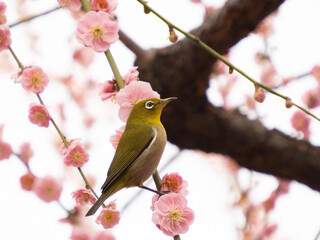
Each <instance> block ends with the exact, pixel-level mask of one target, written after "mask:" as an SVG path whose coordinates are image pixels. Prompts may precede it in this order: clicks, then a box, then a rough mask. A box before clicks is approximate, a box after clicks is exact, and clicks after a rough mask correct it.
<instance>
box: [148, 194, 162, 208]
mask: <svg viewBox="0 0 320 240" xmlns="http://www.w3.org/2000/svg"><path fill="white" fill-rule="evenodd" d="M159 198H160V196H159V195H158V194H154V195H153V197H152V199H151V202H152V203H151V207H150V209H151V210H152V211H155V210H156V207H155V206H154V204H155V203H156V202H157V201H158V200H159Z"/></svg>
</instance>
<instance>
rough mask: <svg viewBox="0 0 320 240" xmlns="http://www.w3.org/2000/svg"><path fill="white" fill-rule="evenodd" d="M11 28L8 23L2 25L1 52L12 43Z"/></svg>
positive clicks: (0, 32)
mask: <svg viewBox="0 0 320 240" xmlns="http://www.w3.org/2000/svg"><path fill="white" fill-rule="evenodd" d="M11 42H12V41H11V33H10V29H9V27H8V26H6V25H0V52H1V51H3V50H6V49H8V48H9V47H10V45H11Z"/></svg>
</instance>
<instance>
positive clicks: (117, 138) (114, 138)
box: [110, 125, 126, 149]
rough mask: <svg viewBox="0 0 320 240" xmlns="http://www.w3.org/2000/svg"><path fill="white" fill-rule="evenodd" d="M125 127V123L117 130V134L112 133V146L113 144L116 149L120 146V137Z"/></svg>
mask: <svg viewBox="0 0 320 240" xmlns="http://www.w3.org/2000/svg"><path fill="white" fill-rule="evenodd" d="M125 128H126V126H125V125H123V126H121V127H120V128H119V130H116V134H115V135H112V136H111V137H110V142H111V143H112V146H113V147H114V148H115V149H117V147H118V144H119V141H120V138H121V136H122V134H123V132H124V129H125Z"/></svg>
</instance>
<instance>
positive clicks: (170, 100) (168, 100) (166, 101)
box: [159, 97, 178, 106]
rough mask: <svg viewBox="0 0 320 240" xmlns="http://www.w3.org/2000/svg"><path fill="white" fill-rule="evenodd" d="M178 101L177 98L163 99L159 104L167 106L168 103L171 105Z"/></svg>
mask: <svg viewBox="0 0 320 240" xmlns="http://www.w3.org/2000/svg"><path fill="white" fill-rule="evenodd" d="M176 99H178V98H177V97H169V98H165V99H162V100H161V101H160V102H159V103H160V105H163V106H166V105H167V104H168V103H170V102H172V101H173V100H176Z"/></svg>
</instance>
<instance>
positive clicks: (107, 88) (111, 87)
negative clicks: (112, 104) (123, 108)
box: [99, 80, 119, 101]
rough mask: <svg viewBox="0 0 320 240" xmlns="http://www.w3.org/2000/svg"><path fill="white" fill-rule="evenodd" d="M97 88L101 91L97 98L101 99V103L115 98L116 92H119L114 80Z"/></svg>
mask: <svg viewBox="0 0 320 240" xmlns="http://www.w3.org/2000/svg"><path fill="white" fill-rule="evenodd" d="M99 86H100V89H101V90H100V93H99V96H100V97H101V100H102V101H105V100H107V99H109V98H112V97H114V96H116V94H117V92H118V91H119V86H118V84H117V82H116V80H113V81H105V82H104V83H101V84H100V85H99Z"/></svg>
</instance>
